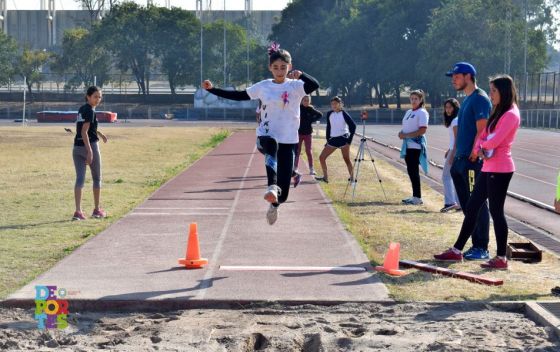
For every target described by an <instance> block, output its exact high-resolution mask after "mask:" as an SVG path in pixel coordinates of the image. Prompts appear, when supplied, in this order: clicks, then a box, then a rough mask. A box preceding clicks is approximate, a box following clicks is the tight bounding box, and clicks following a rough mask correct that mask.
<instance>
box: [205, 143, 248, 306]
mask: <svg viewBox="0 0 560 352" xmlns="http://www.w3.org/2000/svg"><path fill="white" fill-rule="evenodd" d="M256 151H257V145H256V144H255V146H254V147H253V153H252V154H251V157H250V158H249V162H248V163H247V166H246V167H245V173H244V174H243V178H242V179H241V182H240V183H239V187H238V188H237V191H236V193H235V198H234V200H233V204H232V205H231V208H230V210H229V214H228V217H227V219H226V223H225V224H224V228H223V229H222V233H220V237H219V238H218V242H217V244H216V249H215V250H214V254H212V258H210V265H209V267H208V271H207V272H206V275H204V278H203V279H202V281H201V284H200V289H199V290H198V293H197V294H196V296H195V298H196V299H204V297H205V296H206V289H207V288H208V287H210V285H211V284H212V283H211V279H212V278H213V277H214V271H215V270H216V265H215V264H216V263H217V261H218V258H219V257H220V255H221V254H222V246H223V245H224V241H225V239H226V236H227V233H228V231H229V227H230V225H231V221H232V219H233V214H234V213H235V208H236V207H237V203H238V202H239V198H240V196H241V191H242V190H243V189H244V188H245V179H246V177H247V174H249V170H251V164H252V163H253V158H254V157H255V155H256Z"/></svg>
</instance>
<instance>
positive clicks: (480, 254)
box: [463, 247, 490, 260]
mask: <svg viewBox="0 0 560 352" xmlns="http://www.w3.org/2000/svg"><path fill="white" fill-rule="evenodd" d="M463 258H465V260H488V259H490V252H488V251H487V250H485V249H482V248H475V247H472V248H470V249H469V250H468V251H466V252H465V253H463Z"/></svg>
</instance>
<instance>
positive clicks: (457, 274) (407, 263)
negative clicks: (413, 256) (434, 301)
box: [399, 260, 504, 286]
mask: <svg viewBox="0 0 560 352" xmlns="http://www.w3.org/2000/svg"><path fill="white" fill-rule="evenodd" d="M399 264H400V265H402V266H403V267H407V268H416V269H418V270H422V271H426V272H429V273H434V274H440V275H443V276H449V277H454V278H457V279H463V280H467V281H470V282H475V283H477V284H483V285H490V286H501V285H503V284H504V280H502V279H493V278H489V277H484V276H480V275H475V274H471V273H466V272H463V271H457V270H451V269H446V268H442V267H439V266H435V265H430V264H424V263H419V262H415V261H413V260H401V261H399Z"/></svg>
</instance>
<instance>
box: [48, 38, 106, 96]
mask: <svg viewBox="0 0 560 352" xmlns="http://www.w3.org/2000/svg"><path fill="white" fill-rule="evenodd" d="M53 61H54V62H53V63H52V64H51V69H52V70H53V71H56V72H58V73H59V74H61V75H62V74H65V73H69V74H71V75H72V76H71V77H69V78H68V81H67V86H68V88H76V87H79V86H81V85H85V86H90V85H93V83H94V81H95V82H96V84H97V85H98V86H100V87H102V86H103V84H104V82H106V80H107V79H108V78H109V69H110V62H111V57H110V56H109V54H108V53H107V52H106V50H105V49H104V48H103V47H101V46H100V45H98V44H97V43H96V38H95V37H94V34H93V33H90V32H89V31H88V30H87V29H84V28H75V29H70V30H67V31H66V32H65V33H64V37H63V39H62V54H61V55H57V56H56V57H55V59H54V60H53ZM94 78H95V79H94Z"/></svg>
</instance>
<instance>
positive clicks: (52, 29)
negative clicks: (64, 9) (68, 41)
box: [47, 0, 56, 47]
mask: <svg viewBox="0 0 560 352" xmlns="http://www.w3.org/2000/svg"><path fill="white" fill-rule="evenodd" d="M48 1H49V8H48V12H47V26H48V28H47V33H48V37H49V39H48V41H49V43H48V45H49V46H51V47H52V46H55V45H56V8H55V0H48Z"/></svg>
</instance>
